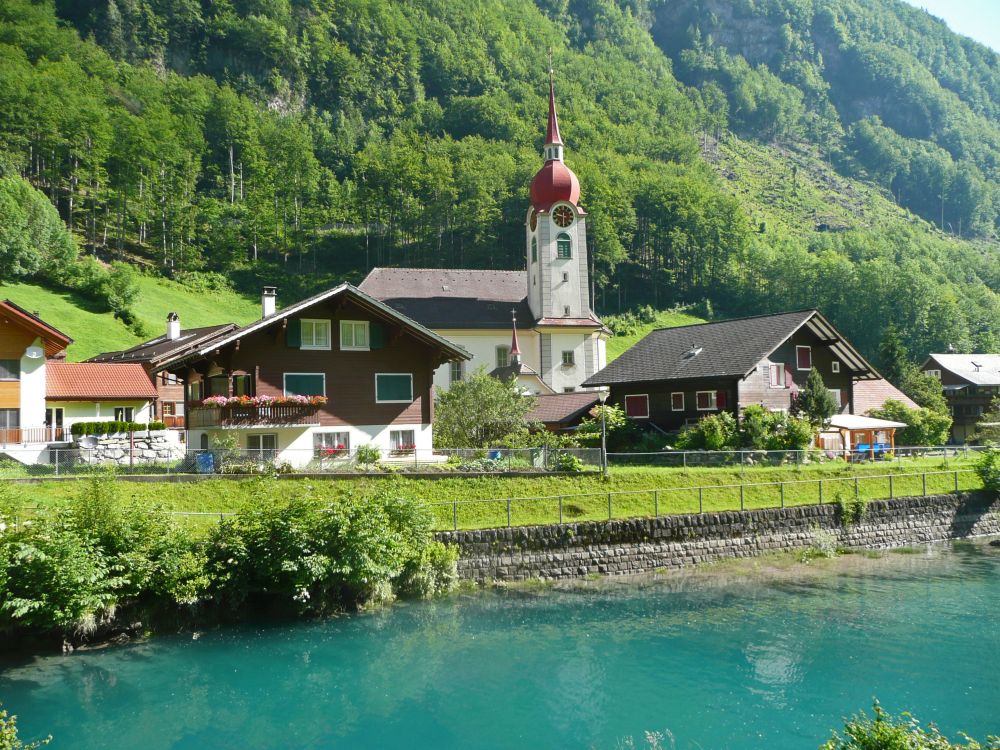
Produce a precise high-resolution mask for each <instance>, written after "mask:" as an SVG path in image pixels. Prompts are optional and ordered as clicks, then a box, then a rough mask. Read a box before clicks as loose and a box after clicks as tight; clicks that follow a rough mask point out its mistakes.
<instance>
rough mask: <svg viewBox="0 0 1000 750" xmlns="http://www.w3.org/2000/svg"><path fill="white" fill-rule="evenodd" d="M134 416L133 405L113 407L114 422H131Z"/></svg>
mask: <svg viewBox="0 0 1000 750" xmlns="http://www.w3.org/2000/svg"><path fill="white" fill-rule="evenodd" d="M134 418H135V407H132V406H116V407H115V421H116V422H131V421H133V419H134Z"/></svg>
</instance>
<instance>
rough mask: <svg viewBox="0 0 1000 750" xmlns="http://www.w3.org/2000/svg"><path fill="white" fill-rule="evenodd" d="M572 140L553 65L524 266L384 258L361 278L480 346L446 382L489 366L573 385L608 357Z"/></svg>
mask: <svg viewBox="0 0 1000 750" xmlns="http://www.w3.org/2000/svg"><path fill="white" fill-rule="evenodd" d="M564 149H565V145H564V144H563V141H562V138H561V137H560V135H559V120H558V118H557V116H556V101H555V88H554V85H553V82H552V79H551V75H550V78H549V118H548V127H547V129H546V134H545V146H544V150H543V156H544V159H545V163H544V164H543V165H542V168H541V169H539V170H538V172H537V173H536V174H535V177H534V178H533V179H532V181H531V193H530V197H531V205H530V206H529V207H528V210H527V212H526V214H525V221H524V244H525V270H523V271H488V270H471V269H470V270H465V269H437V268H375V269H373V270H372V271H371V273H369V274H368V276H367V277H366V278H365V280H364V281H363V282H362V283H361V286H360V289H361V291H363V292H365V293H366V294H369V295H370V296H372V297H374V298H376V299H378V300H381V301H382V302H384V303H386V304H387V305H389V306H390V307H392V308H394V309H395V310H397V311H398V312H401V313H403V314H404V315H407V316H408V317H410V318H412V319H414V320H416V321H417V322H418V323H420V324H422V325H424V326H425V327H427V328H429V329H431V330H432V331H434V332H435V333H437V334H439V335H441V336H443V337H445V338H447V339H449V340H451V341H453V342H455V343H456V344H458V345H459V346H461V347H463V348H464V349H465V350H466V351H468V352H469V353H470V354H471V355H472V359H471V360H470V361H467V362H465V361H455V362H451V363H449V364H447V365H442V366H441V367H439V368H438V369H437V371H435V373H434V385H435V387H437V388H438V389H445V388H448V387H449V386H450V385H451V384H452V383H454V382H456V381H458V380H461V379H462V378H463V377H465V376H466V374H467V373H469V372H473V371H475V370H476V369H478V368H484V369H485V370H486V371H487V372H489V373H491V374H493V375H495V376H497V377H503V378H504V379H506V378H509V377H515V378H516V379H517V381H518V385H519V386H520V387H521V388H522V389H523V390H525V391H527V392H530V393H533V394H536V395H547V394H553V393H568V392H572V391H577V390H580V388H581V384H582V383H583V382H584V381H585V380H586V379H587V378H589V377H590V376H592V375H593V374H594V373H596V372H597V371H598V370H601V369H602V368H603V367H604V366H605V364H606V355H605V344H606V341H607V338H608V336H609V335H610V332H609V331H608V330H607V328H606V327H605V326H604V325H603V324H602V323H601V321H600V319H599V318H598V317H597V315H595V314H594V311H593V309H592V307H591V300H590V274H589V264H588V259H587V212H586V211H584V210H583V208H582V206H581V205H580V181H579V180H578V179H577V177H576V175H575V174H573V171H572V170H571V169H570V168H569V167H567V166H566V163H565V161H564V156H565V154H564Z"/></svg>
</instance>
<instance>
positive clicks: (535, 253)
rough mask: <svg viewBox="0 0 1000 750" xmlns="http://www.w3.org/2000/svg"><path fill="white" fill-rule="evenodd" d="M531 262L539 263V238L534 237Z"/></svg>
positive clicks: (532, 239)
mask: <svg viewBox="0 0 1000 750" xmlns="http://www.w3.org/2000/svg"><path fill="white" fill-rule="evenodd" d="M531 262H532V263H537V262H538V238H537V237H532V238H531Z"/></svg>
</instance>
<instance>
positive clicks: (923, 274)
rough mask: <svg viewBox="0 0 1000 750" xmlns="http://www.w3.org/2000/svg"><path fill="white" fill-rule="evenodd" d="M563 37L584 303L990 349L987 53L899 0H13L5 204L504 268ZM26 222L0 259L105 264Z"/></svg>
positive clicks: (308, 279) (101, 226)
mask: <svg viewBox="0 0 1000 750" xmlns="http://www.w3.org/2000/svg"><path fill="white" fill-rule="evenodd" d="M550 50H551V55H552V64H553V67H554V68H555V70H556V80H557V96H558V101H559V106H560V116H561V121H562V122H561V124H562V130H563V136H564V138H565V139H566V140H567V143H568V150H567V161H568V163H569V164H570V166H572V168H573V169H574V171H576V173H577V174H578V175H579V177H580V181H581V184H582V188H583V201H584V205H585V206H586V208H587V210H588V211H589V212H590V220H589V226H590V234H591V237H590V239H591V243H592V248H591V254H592V258H593V262H594V267H595V277H596V286H597V294H596V302H597V307H598V309H599V311H601V312H604V313H612V312H619V311H620V310H621V309H623V308H627V307H633V306H637V305H640V304H653V305H655V306H656V307H659V308H666V307H671V306H673V305H676V304H685V303H691V302H703V301H706V300H707V301H708V302H709V303H710V306H711V307H712V308H713V309H714V311H715V313H716V314H727V315H733V314H743V313H751V312H753V313H756V312H766V311H770V310H776V309H786V308H789V307H800V306H813V305H816V306H820V307H822V308H823V309H824V312H826V313H827V314H828V315H829V316H830V317H831V318H832V319H833V320H834V321H835V322H836V323H837V324H838V325H840V326H841V327H842V328H843V329H844V330H845V331H846V332H847V333H848V334H849V335H851V336H853V337H854V338H855V339H856V340H857V341H858V343H859V344H860V345H861V347H862V348H863V349H864V350H865V351H866V353H869V354H873V353H874V351H875V349H876V348H877V344H878V340H879V337H880V331H881V329H882V327H883V324H884V323H886V322H889V321H894V322H895V323H897V325H898V326H899V328H900V329H901V330H903V331H904V332H905V334H906V336H907V339H908V343H909V346H910V348H911V351H912V352H913V353H914V354H915V355H920V354H922V353H924V352H926V351H927V350H930V349H940V348H943V347H945V346H947V345H948V344H953V345H955V346H957V347H959V348H974V347H975V348H986V349H991V350H997V349H1000V337H998V335H997V333H996V332H997V331H1000V297H998V294H997V291H998V290H1000V266H998V262H997V252H996V246H995V241H994V239H995V236H996V234H997V231H998V229H997V226H998V225H997V216H998V199H997V195H998V185H1000V176H998V169H1000V161H998V159H1000V119H998V112H1000V93H998V80H1000V72H998V71H1000V61H998V59H997V56H996V55H994V54H993V53H991V52H989V51H988V50H986V49H985V48H983V47H980V46H978V45H975V44H973V43H972V42H969V41H967V40H963V39H960V38H959V37H957V36H955V35H953V34H951V33H950V32H948V31H947V29H946V28H944V27H943V26H942V25H941V24H940V23H937V22H935V21H933V20H931V19H930V18H929V17H928V16H927V15H926V14H923V13H920V12H919V11H914V10H912V9H909V8H908V7H906V6H904V5H903V4H902V3H900V2H897V0H655V1H654V2H651V3H646V2H643V0H631V1H629V2H625V0H623V1H622V2H619V3H616V2H613V0H537V2H530V1H529V0H475V1H472V2H469V1H466V0H461V1H460V0H414V1H413V2H408V3H396V2H390V0H216V1H215V2H211V3H208V2H202V1H201V0H89V1H85V0H55V2H52V1H51V0H49V1H46V2H43V1H39V2H32V1H31V0H7V2H4V3H2V4H0V111H3V112H4V113H5V115H4V117H3V118H0V170H2V174H4V175H6V177H5V178H4V180H3V181H0V216H2V215H3V212H4V211H5V210H6V211H7V212H8V214H10V215H11V216H14V218H15V219H16V221H15V222H14V224H16V223H17V222H18V221H20V222H21V223H22V224H23V225H24V226H25V227H27V226H28V225H29V223H30V221H32V219H31V217H30V216H29V215H28V212H27V211H24V210H21V214H20V215H23V216H22V218H18V216H19V215H18V214H17V212H16V211H15V208H16V207H17V204H18V201H19V200H20V201H21V202H24V201H26V200H27V201H29V202H31V201H33V200H35V199H34V198H31V199H28V198H24V190H23V189H22V187H19V185H20V184H21V183H24V182H27V183H30V185H31V186H33V187H34V188H35V189H36V190H37V191H40V193H41V194H42V195H44V196H45V197H46V198H47V199H48V201H50V202H51V204H52V205H53V206H55V208H56V209H57V210H58V215H59V217H61V219H62V221H63V223H64V224H65V225H66V227H68V229H69V230H70V231H71V232H72V235H73V237H74V238H75V242H76V244H77V246H78V247H80V248H81V250H82V254H83V256H84V257H85V258H87V259H88V260H89V258H90V257H96V258H98V259H99V260H100V263H101V267H102V268H106V266H105V265H104V264H107V263H108V262H110V261H122V262H125V263H128V264H131V265H133V266H139V267H142V268H144V269H145V272H146V273H148V274H153V275H157V274H163V275H168V276H172V277H174V278H175V279H177V280H178V281H180V282H181V283H185V284H209V285H211V286H214V287H219V286H224V284H225V283H226V282H225V280H226V279H228V282H229V283H232V284H234V285H235V286H236V287H238V288H241V289H244V290H252V289H253V288H254V287H256V286H257V285H258V284H259V283H260V282H261V281H262V280H266V281H274V282H277V283H279V284H280V285H281V286H282V292H283V295H284V301H285V302H288V301H291V299H292V298H294V297H296V296H300V295H304V294H306V293H307V292H308V291H310V290H311V289H313V288H315V287H316V286H318V285H322V284H325V283H329V282H330V281H331V280H332V279H334V278H336V279H340V278H345V277H346V278H349V279H353V280H358V279H360V278H361V277H362V276H363V274H364V273H365V272H366V271H367V270H368V269H369V268H370V267H372V266H374V265H392V264H412V265H427V266H466V267H496V268H517V267H521V266H522V265H523V262H524V254H523V247H522V243H523V226H522V223H523V220H524V214H525V209H526V202H527V186H528V183H529V181H530V179H531V175H532V174H533V173H534V171H535V170H536V169H537V168H538V166H539V163H540V155H539V154H540V146H541V139H542V136H543V127H542V126H543V119H544V112H545V99H544V95H545V80H546V70H547V67H548V61H547V58H548V55H549V52H550ZM15 186H18V187H15ZM5 191H6V192H7V193H10V194H11V195H13V196H14V197H12V198H7V199H5V196H4V193H5ZM19 196H20V197H19ZM5 200H6V202H5ZM5 206H6V208H5ZM942 207H943V208H942ZM942 210H943V220H942ZM36 213H37V212H36ZM36 223H37V222H36ZM28 235H30V232H25V233H22V235H21V237H22V239H20V240H18V242H17V243H14V242H9V243H8V245H9V247H15V248H19V249H18V250H17V253H19V256H18V257H20V258H21V260H20V261H19V262H18V264H17V266H16V268H15V264H13V263H7V264H4V263H2V262H0V280H2V279H3V278H5V277H7V278H13V277H18V278H28V279H32V280H36V281H41V282H42V283H44V284H46V285H48V286H50V287H52V288H58V287H59V286H60V285H61V284H63V285H69V286H72V287H73V288H74V289H84V290H86V291H87V293H89V294H91V295H92V296H95V297H101V296H102V295H106V294H107V293H108V290H109V289H111V288H113V287H114V284H110V282H107V281H100V283H98V282H95V281H94V280H93V279H89V277H87V278H84V277H83V276H81V274H79V273H77V272H76V271H75V270H74V269H75V268H76V265H74V264H79V263H80V262H81V261H79V260H74V259H73V258H71V257H69V255H67V253H66V252H62V254H58V253H55V251H54V250H51V249H49V250H44V252H43V253H42V254H43V255H44V254H47V255H46V257H58V258H59V259H60V260H59V262H60V263H61V264H63V265H62V266H60V267H61V268H65V269H66V272H65V273H64V272H59V273H52V272H50V271H49V272H47V271H46V270H45V269H46V268H47V267H49V266H50V265H51V264H49V263H45V262H35V263H34V264H32V262H31V258H30V257H29V256H30V254H31V248H29V247H26V246H25V241H24V239H23V237H25V236H28ZM4 242H5V240H4V239H2V238H0V261H3V258H4V256H3V253H4V252H7V253H8V256H9V257H13V254H14V251H13V250H9V249H8V250H6V251H5V249H4ZM18 243H19V244H18ZM60 247H62V246H61V245H60ZM36 260H37V259H36ZM116 268H118V270H117V271H116V273H118V275H119V276H122V275H127V274H126V272H125V271H123V270H121V267H120V266H119V267H116ZM92 270H93V268H91V271H92ZM212 274H214V275H212ZM91 275H93V274H91ZM223 277H224V278H223ZM88 279H89V280H88ZM116 305H117V307H116ZM109 307H111V308H112V309H116V311H119V312H121V311H120V310H117V308H121V307H122V306H121V304H118V303H117V302H116V303H115V305H109ZM124 314H125V315H126V317H128V316H129V313H128V311H127V310H126V311H125V313H124ZM131 317H132V318H133V319H134V318H135V317H136V316H135V315H134V313H133V314H132V315H131ZM133 322H134V321H133ZM133 327H135V326H133Z"/></svg>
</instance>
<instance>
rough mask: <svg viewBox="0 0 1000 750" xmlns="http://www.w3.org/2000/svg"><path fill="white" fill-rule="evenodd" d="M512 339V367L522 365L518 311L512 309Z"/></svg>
mask: <svg viewBox="0 0 1000 750" xmlns="http://www.w3.org/2000/svg"><path fill="white" fill-rule="evenodd" d="M510 319H511V337H510V363H511V364H512V365H520V364H521V347H520V346H519V345H518V343H517V310H516V309H514V308H511V311H510Z"/></svg>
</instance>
